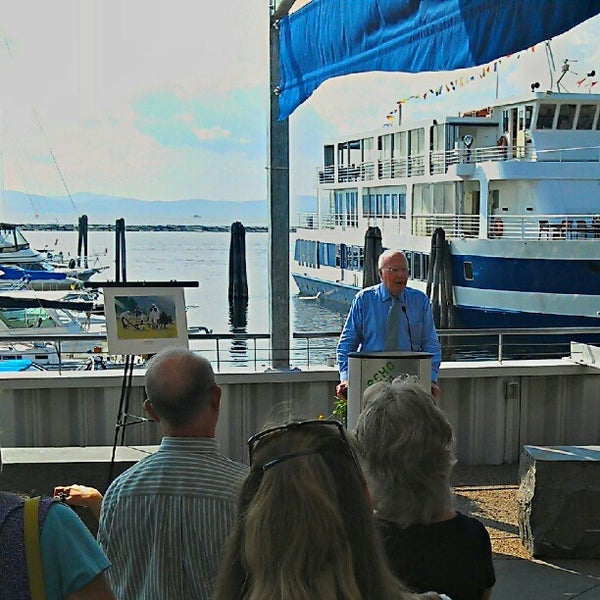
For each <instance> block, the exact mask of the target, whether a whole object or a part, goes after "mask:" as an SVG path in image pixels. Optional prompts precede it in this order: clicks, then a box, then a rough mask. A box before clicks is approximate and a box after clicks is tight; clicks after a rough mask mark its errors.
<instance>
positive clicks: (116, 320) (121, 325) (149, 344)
mask: <svg viewBox="0 0 600 600" xmlns="http://www.w3.org/2000/svg"><path fill="white" fill-rule="evenodd" d="M104 312H105V315H106V339H107V343H108V351H109V353H110V354H131V355H134V354H156V352H158V351H159V350H162V349H163V348H167V347H171V346H181V347H185V348H187V347H189V344H188V333H187V331H188V329H187V317H186V312H185V297H184V291H183V287H181V286H176V285H175V286H168V287H166V286H152V285H150V286H148V285H143V284H137V285H136V284H134V283H132V284H131V285H126V286H123V285H121V286H116V287H110V286H107V287H105V288H104Z"/></svg>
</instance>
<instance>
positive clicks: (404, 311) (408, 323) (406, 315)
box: [401, 305, 414, 352]
mask: <svg viewBox="0 0 600 600" xmlns="http://www.w3.org/2000/svg"><path fill="white" fill-rule="evenodd" d="M401 308H402V312H403V313H404V316H405V317H406V323H407V325H408V339H409V341H410V351H411V352H414V350H413V343H412V334H411V333H410V321H409V320H408V313H407V312H406V306H404V305H402V306H401Z"/></svg>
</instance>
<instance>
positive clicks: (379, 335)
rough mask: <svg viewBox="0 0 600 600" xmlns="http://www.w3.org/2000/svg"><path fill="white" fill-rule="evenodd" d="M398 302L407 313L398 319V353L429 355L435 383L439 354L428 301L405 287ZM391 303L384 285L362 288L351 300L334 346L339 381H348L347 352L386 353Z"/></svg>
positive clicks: (432, 378) (438, 345) (425, 297)
mask: <svg viewBox="0 0 600 600" xmlns="http://www.w3.org/2000/svg"><path fill="white" fill-rule="evenodd" d="M398 299H399V301H400V303H401V305H402V306H405V307H406V313H404V311H403V314H401V315H400V318H399V319H398V321H399V323H398V325H399V328H400V332H399V340H400V343H399V348H398V350H402V351H406V352H407V351H411V350H412V351H413V352H429V353H430V354H431V355H432V359H431V380H432V381H437V377H438V372H439V369H440V362H441V360H442V351H441V348H440V342H439V339H438V336H437V333H436V331H435V326H434V324H433V315H432V313H431V304H430V302H429V298H428V297H427V296H426V295H425V294H424V293H423V292H420V291H419V290H415V289H414V288H409V287H407V288H405V289H404V291H403V292H402V293H401V294H400V296H398ZM392 301H393V300H392V296H391V295H390V293H389V291H388V289H387V288H386V287H385V285H383V283H380V284H378V285H374V286H372V287H368V288H365V289H364V290H361V291H360V292H358V293H357V294H356V296H354V300H352V305H351V307H350V312H349V313H348V318H347V319H346V323H345V324H344V329H343V330H342V335H341V336H340V340H339V342H338V345H337V361H338V365H339V370H340V380H341V381H347V380H348V354H349V353H350V352H356V351H357V350H359V351H362V352H380V351H382V350H384V349H385V328H386V322H387V315H388V312H389V310H390V307H391V305H392ZM409 326H410V335H409ZM411 342H412V344H411ZM411 345H412V348H411Z"/></svg>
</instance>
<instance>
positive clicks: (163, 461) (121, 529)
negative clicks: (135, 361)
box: [98, 348, 247, 600]
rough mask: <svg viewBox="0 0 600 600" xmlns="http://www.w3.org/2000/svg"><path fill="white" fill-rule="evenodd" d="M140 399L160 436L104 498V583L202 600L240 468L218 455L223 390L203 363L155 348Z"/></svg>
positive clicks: (122, 590) (134, 592) (229, 518)
mask: <svg viewBox="0 0 600 600" xmlns="http://www.w3.org/2000/svg"><path fill="white" fill-rule="evenodd" d="M146 393H147V396H148V400H147V401H146V402H145V408H146V411H147V412H148V413H149V415H150V416H151V417H152V418H153V419H154V420H155V421H159V422H160V424H161V426H162V429H163V432H164V434H165V437H164V438H163V440H162V442H161V444H160V447H159V449H158V451H157V452H156V453H155V454H152V455H151V456H148V457H147V458H145V459H143V460H141V461H140V462H138V463H136V464H135V465H134V466H133V467H131V468H130V469H128V470H127V471H125V472H124V473H122V474H121V475H120V476H119V477H117V479H115V481H113V483H112V484H111V485H110V486H109V488H108V490H107V491H106V495H105V496H104V499H103V500H102V507H101V511H100V524H99V529H98V539H99V541H100V545H101V546H102V548H103V549H104V550H105V552H106V554H107V556H108V557H109V559H110V561H111V562H112V564H113V568H112V569H111V572H110V573H109V578H110V582H111V585H112V586H113V589H114V591H115V594H116V595H117V596H118V597H119V598H123V599H126V600H136V599H141V598H144V599H146V598H148V599H150V598H151V599H159V598H160V600H168V599H177V600H182V599H185V600H196V599H208V598H210V597H211V595H212V589H213V580H214V577H215V575H216V573H217V569H218V563H219V559H220V557H221V551H222V547H223V545H224V543H225V539H226V537H227V534H228V533H229V529H230V527H231V525H232V524H233V521H234V516H235V507H236V499H237V494H238V491H239V487H240V484H241V481H242V479H243V478H244V476H245V475H246V473H247V467H245V466H244V465H241V464H238V463H235V462H233V461H231V460H229V459H228V458H226V457H225V456H223V455H221V454H220V453H219V446H218V443H217V441H216V439H215V430H216V426H217V420H218V417H219V404H220V399H221V388H220V387H219V386H218V385H217V384H216V382H215V374H214V372H213V370H212V367H211V366H210V363H209V362H208V361H207V360H206V359H205V358H202V357H201V356H199V355H197V354H194V353H193V352H190V351H189V350H187V349H183V348H170V349H166V350H163V351H161V352H159V353H158V354H157V355H156V356H154V357H153V358H152V360H151V361H150V363H149V366H148V369H147V372H146Z"/></svg>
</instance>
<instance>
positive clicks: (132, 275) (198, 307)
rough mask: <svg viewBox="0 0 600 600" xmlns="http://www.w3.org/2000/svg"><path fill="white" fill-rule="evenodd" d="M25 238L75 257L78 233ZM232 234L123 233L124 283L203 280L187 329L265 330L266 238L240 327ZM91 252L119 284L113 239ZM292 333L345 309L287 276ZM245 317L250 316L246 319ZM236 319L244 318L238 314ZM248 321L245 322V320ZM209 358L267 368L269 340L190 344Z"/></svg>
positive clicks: (517, 343)
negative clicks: (231, 292) (231, 290)
mask: <svg viewBox="0 0 600 600" xmlns="http://www.w3.org/2000/svg"><path fill="white" fill-rule="evenodd" d="M24 235H25V237H26V238H27V239H28V240H29V242H30V243H31V245H32V246H33V247H34V248H37V249H38V250H41V249H43V248H49V249H54V248H56V249H57V250H58V249H60V250H62V251H63V253H65V254H67V253H70V254H71V255H72V256H74V255H76V252H77V232H52V231H25V232H24ZM229 243H230V234H229V233H216V232H215V233H212V232H136V231H131V232H128V233H127V234H126V249H127V281H128V282H131V283H133V282H136V281H146V282H149V281H171V280H175V281H198V282H199V287H197V288H186V289H185V298H186V305H187V307H188V309H187V319H188V326H190V327H197V326H203V327H207V328H208V329H212V330H213V332H214V333H217V334H224V333H240V332H244V333H254V334H258V333H263V334H265V333H268V332H269V288H268V256H267V248H268V233H246V261H247V265H246V268H247V278H248V293H249V300H248V307H247V312H244V307H242V314H241V317H242V323H241V324H240V323H237V325H238V326H237V327H236V326H234V325H235V324H234V323H232V317H231V315H230V306H229V300H228V298H227V293H228V284H229V272H228V270H229ZM88 254H89V256H94V255H98V260H99V264H100V265H103V266H108V267H109V269H108V270H106V271H103V272H102V273H100V274H98V275H96V276H95V277H94V279H93V280H94V281H111V280H112V281H114V279H115V234H114V233H111V232H90V233H89V234H88ZM290 290H291V293H290V329H291V331H292V332H306V331H312V332H323V331H341V329H342V326H343V323H344V320H345V317H346V312H347V310H346V309H345V308H343V307H339V306H337V305H335V304H331V303H327V302H324V301H323V300H320V299H319V300H315V299H305V298H301V297H299V296H298V290H297V288H296V285H295V284H294V282H293V280H292V279H291V277H290ZM244 317H245V318H244ZM238 318H239V313H238ZM244 321H245V323H244ZM336 341H337V340H336V339H335V338H325V339H321V340H318V339H317V340H312V341H311V343H310V350H311V351H310V357H309V361H310V364H324V363H325V362H326V361H327V360H328V359H329V358H331V357H333V356H334V354H335V352H334V348H335V343H336ZM568 341H569V340H562V341H560V342H559V343H556V344H555V345H550V344H549V343H548V340H546V339H541V340H537V339H535V340H528V341H527V342H525V340H523V338H519V339H514V340H513V341H512V342H510V343H509V342H508V340H506V339H505V346H504V356H505V357H506V358H518V357H522V356H529V357H538V358H543V357H550V356H564V355H566V354H568V353H569V348H568ZM191 345H192V347H193V348H196V349H199V350H201V351H202V352H203V353H204V354H206V356H207V358H209V359H210V360H213V361H214V360H218V361H219V362H220V363H222V364H224V365H234V366H239V367H246V366H251V365H252V363H253V362H254V360H255V359H256V361H255V362H256V364H257V366H259V367H262V366H265V367H266V366H268V365H269V354H268V347H269V343H268V340H265V341H259V342H257V344H256V350H255V346H254V345H253V342H252V341H246V340H243V339H236V340H232V341H229V340H227V341H222V342H220V344H219V349H218V350H217V348H216V345H215V342H214V341H209V340H205V341H204V342H203V343H199V342H197V341H193V342H192V344H191ZM442 346H443V347H442V351H443V353H442V354H443V359H444V360H481V359H485V358H488V359H489V358H495V357H496V356H497V340H496V338H493V339H487V340H484V339H476V338H468V339H466V338H463V339H460V338H457V337H456V336H454V337H453V338H451V339H448V338H445V339H442ZM291 348H292V351H291V361H292V364H293V365H294V366H300V367H302V366H305V365H306V364H307V352H306V342H305V341H304V340H292V341H291Z"/></svg>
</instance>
